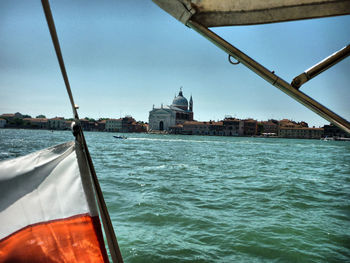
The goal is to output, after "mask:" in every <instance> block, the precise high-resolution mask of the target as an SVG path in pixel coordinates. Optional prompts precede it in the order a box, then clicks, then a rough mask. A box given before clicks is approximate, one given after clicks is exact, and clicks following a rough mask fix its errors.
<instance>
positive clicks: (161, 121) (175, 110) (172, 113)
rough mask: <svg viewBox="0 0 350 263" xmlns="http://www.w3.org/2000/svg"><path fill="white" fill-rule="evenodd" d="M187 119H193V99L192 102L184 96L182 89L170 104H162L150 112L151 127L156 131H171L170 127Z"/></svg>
mask: <svg viewBox="0 0 350 263" xmlns="http://www.w3.org/2000/svg"><path fill="white" fill-rule="evenodd" d="M186 121H193V99H192V96H191V98H190V103H188V101H187V99H186V98H185V97H184V96H183V93H182V90H181V89H180V92H179V95H178V96H175V98H174V100H173V103H172V104H171V105H170V106H163V105H161V107H160V108H155V107H154V106H153V109H152V110H151V111H150V112H149V129H150V130H156V131H169V130H170V127H174V126H176V125H179V124H183V123H185V122H186Z"/></svg>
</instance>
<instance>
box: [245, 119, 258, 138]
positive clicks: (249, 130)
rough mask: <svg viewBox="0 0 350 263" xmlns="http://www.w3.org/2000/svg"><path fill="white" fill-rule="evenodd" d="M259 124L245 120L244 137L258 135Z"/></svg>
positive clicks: (251, 120)
mask: <svg viewBox="0 0 350 263" xmlns="http://www.w3.org/2000/svg"><path fill="white" fill-rule="evenodd" d="M257 129H258V122H257V121H256V120H253V119H246V120H243V135H245V136H254V135H256V134H257Z"/></svg>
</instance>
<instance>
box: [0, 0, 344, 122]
mask: <svg viewBox="0 0 350 263" xmlns="http://www.w3.org/2000/svg"><path fill="white" fill-rule="evenodd" d="M50 3H51V9H52V13H53V17H54V20H55V24H56V30H57V33H58V37H59V41H60V44H61V50H62V54H63V58H64V61H65V65H66V69H67V73H68V77H69V80H70V84H71V88H72V92H73V96H74V99H75V103H76V104H77V105H79V110H78V113H79V116H80V117H81V118H83V117H91V118H95V119H98V118H101V117H108V118H119V117H123V116H126V115H131V116H133V117H134V118H135V119H136V120H140V121H148V115H149V111H150V110H151V109H152V106H153V105H155V106H156V107H160V105H161V104H164V105H170V104H171V103H172V100H173V98H174V96H175V94H177V93H178V92H179V89H180V87H182V90H183V94H184V96H185V97H187V99H188V100H189V98H190V96H191V95H192V97H193V105H194V118H195V119H196V120H198V121H206V120H219V119H223V118H224V117H225V116H226V115H230V116H233V117H237V118H240V119H244V118H249V117H250V118H254V119H257V120H267V119H271V118H273V119H277V120H280V119H284V118H288V119H291V120H294V121H306V122H308V123H309V126H316V127H318V126H323V125H324V124H328V121H326V120H324V119H322V118H321V117H319V116H318V115H317V114H316V113H314V112H312V111H310V110H309V109H307V108H306V107H304V106H302V105H301V104H299V103H298V102H296V101H294V100H293V99H292V98H290V97H288V96H287V95H286V94H284V93H283V92H281V91H280V90H278V89H277V88H275V87H274V86H272V85H270V84H269V83H267V82H266V81H265V80H263V79H262V78H261V77H259V76H257V75H255V73H253V72H252V71H250V70H249V69H248V68H246V67H245V66H243V65H241V64H240V65H238V66H233V65H231V64H230V63H229V62H228V60H227V55H226V54H225V53H224V52H223V51H221V50H220V49H219V48H217V47H216V46H214V45H213V44H212V43H210V42H209V41H208V40H206V39H204V38H203V37H202V36H200V35H199V34H198V33H196V32H195V31H194V30H192V29H190V28H188V27H186V26H185V25H183V24H182V23H180V22H179V21H177V20H175V19H174V18H173V17H172V16H170V15H169V14H167V13H166V12H165V11H163V10H162V9H160V8H159V7H158V6H156V5H155V4H154V3H153V2H152V1H150V0H128V1H122V0H115V1H106V0H103V1H90V0H84V1H83V0H75V1H68V0H60V1H58V0H56V1H51V2H50ZM212 30H213V31H214V32H216V33H217V34H219V35H220V36H221V37H223V38H224V39H226V40H227V41H228V42H230V43H231V44H233V45H234V46H235V47H237V48H238V49H240V50H242V51H243V52H245V53H247V54H248V55H249V56H250V57H252V58H253V59H255V60H256V61H258V62H259V63H261V64H263V65H264V66H265V67H266V68H268V69H271V71H272V70H274V71H275V73H276V74H277V75H279V76H280V77H281V78H283V79H284V80H286V81H287V82H289V83H290V82H291V81H292V79H293V78H294V77H295V76H297V75H299V74H300V73H302V72H303V71H305V70H306V69H308V68H310V67H311V66H313V65H314V64H316V63H318V62H319V61H321V60H322V59H324V58H326V57H327V56H329V55H330V54H332V53H334V52H335V51H337V50H339V49H341V48H343V47H344V46H346V45H348V44H349V36H350V16H341V17H331V18H322V19H312V20H303V21H295V22H285V23H274V24H266V25H255V26H236V27H219V28H213V29H212ZM349 88H350V58H347V59H345V60H343V61H342V62H340V63H339V64H337V65H335V66H334V67H332V68H331V69H329V70H327V71H326V72H324V73H322V74H321V75H319V76H317V77H316V78H314V79H312V80H311V81H309V82H308V83H306V84H304V85H303V86H302V88H301V90H302V91H303V92H305V93H306V94H308V95H309V96H311V97H313V98H315V99H316V100H318V101H319V102H320V103H321V104H323V105H325V106H326V107H328V108H330V109H331V110H333V111H334V112H336V113H338V114H339V115H340V116H342V117H344V118H345V119H347V120H350V92H349V90H350V89H349ZM0 94H1V96H0V98H1V100H0V114H2V113H15V112H21V113H22V114H29V115H31V116H33V117H35V116H37V115H39V114H44V115H46V117H50V118H51V117H55V116H63V117H66V118H71V117H72V115H73V114H72V110H71V106H70V102H69V99H68V96H67V93H66V90H65V86H64V82H63V79H62V76H61V72H60V69H59V65H58V62H57V58H56V55H55V51H54V48H53V45H52V41H51V38H50V34H49V30H48V27H47V23H46V20H45V16H44V13H43V10H42V6H41V2H40V1H39V0H35V1H34V0H32V1H23V0H1V1H0Z"/></svg>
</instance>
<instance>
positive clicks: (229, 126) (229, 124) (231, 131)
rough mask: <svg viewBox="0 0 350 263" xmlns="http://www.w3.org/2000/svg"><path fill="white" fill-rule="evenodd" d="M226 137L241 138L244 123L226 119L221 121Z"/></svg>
mask: <svg viewBox="0 0 350 263" xmlns="http://www.w3.org/2000/svg"><path fill="white" fill-rule="evenodd" d="M222 122H223V125H224V131H225V135H226V136H242V135H243V133H244V129H243V126H244V122H243V121H242V120H239V119H236V118H232V117H228V118H225V119H224V120H223V121H222Z"/></svg>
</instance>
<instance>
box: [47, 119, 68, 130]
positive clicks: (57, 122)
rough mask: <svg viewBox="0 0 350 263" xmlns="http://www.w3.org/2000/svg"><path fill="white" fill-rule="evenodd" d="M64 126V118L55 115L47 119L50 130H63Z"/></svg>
mask: <svg viewBox="0 0 350 263" xmlns="http://www.w3.org/2000/svg"><path fill="white" fill-rule="evenodd" d="M65 127H66V124H65V119H64V118H63V117H55V118H52V119H49V127H48V128H49V129H51V130H64V129H65Z"/></svg>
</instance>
